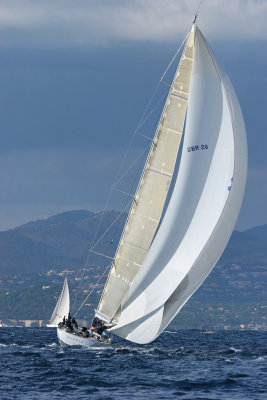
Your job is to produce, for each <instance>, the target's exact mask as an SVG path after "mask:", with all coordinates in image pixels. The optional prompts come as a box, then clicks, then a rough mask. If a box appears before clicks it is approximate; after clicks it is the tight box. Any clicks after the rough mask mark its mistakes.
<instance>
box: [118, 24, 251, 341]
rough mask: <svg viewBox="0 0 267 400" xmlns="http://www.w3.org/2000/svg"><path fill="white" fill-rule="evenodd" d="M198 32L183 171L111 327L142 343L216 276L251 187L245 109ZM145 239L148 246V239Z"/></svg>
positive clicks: (183, 151) (158, 332)
mask: <svg viewBox="0 0 267 400" xmlns="http://www.w3.org/2000/svg"><path fill="white" fill-rule="evenodd" d="M193 31H194V40H193V39H192V36H191V38H190V40H191V41H192V42H194V50H193V51H192V50H191V51H192V53H194V59H193V69H192V77H191V84H190V90H189V101H188V110H187V119H186V126H185V135H184V143H183V149H182V154H181V161H180V167H179V171H178V173H177V176H175V177H174V178H173V179H175V181H174V185H173V191H172V193H171V197H170V200H169V204H168V207H167V210H166V212H165V215H164V218H163V220H162V222H161V224H160V226H159V229H158V231H157V234H156V236H155V238H154V240H153V243H152V245H151V247H150V249H149V251H148V253H147V255H146V257H145V259H143V258H141V260H140V259H139V258H138V261H137V262H138V268H139V266H140V265H141V263H142V267H141V269H140V271H139V273H138V275H137V277H136V279H135V281H134V283H133V284H132V286H131V287H130V289H129V291H128V293H127V295H126V296H125V298H124V299H123V302H122V305H121V309H122V311H121V314H120V317H119V320H118V323H117V325H115V326H114V327H113V328H112V329H111V330H112V331H113V332H114V333H115V334H117V335H119V336H121V337H124V338H126V339H128V340H131V341H133V342H136V343H148V342H150V341H152V340H154V339H155V338H156V337H157V336H158V335H159V334H160V333H161V332H162V331H163V329H164V328H165V327H166V326H167V325H168V324H169V322H170V321H171V320H172V319H173V318H174V317H175V315H176V314H177V313H178V312H179V310H180V309H181V307H182V306H183V305H184V304H185V302H186V301H187V300H188V299H189V298H190V296H192V294H193V293H194V292H195V290H196V289H197V288H198V287H199V286H200V285H201V283H202V282H203V280H204V279H205V278H206V277H207V275H208V274H209V273H210V271H211V270H212V268H213V266H214V265H215V264H216V262H217V260H218V258H219V257H220V255H221V253H222V251H223V250H224V248H225V246H226V244H227V241H228V240H229V237H230V235H231V233H232V230H233V228H234V225H235V222H236V219H237V216H238V213H239V209H240V206H241V203H242V198H243V193H244V188H245V182H246V171H247V148H246V136H245V126H244V122H243V117H242V113H241V110H240V106H239V103H238V100H237V97H236V95H235V92H234V90H233V88H232V86H231V84H230V81H229V79H228V78H227V76H226V75H225V74H224V72H222V70H221V68H220V67H219V65H218V63H217V61H216V60H215V57H214V55H213V54H212V52H211V50H210V48H209V47H208V45H207V43H206V41H205V39H204V38H203V36H202V34H201V32H200V31H199V29H198V28H197V27H195V24H194V25H193ZM192 53H191V54H192ZM188 81H190V78H188ZM164 199H165V197H164ZM134 212H135V210H134ZM157 220H158V218H157ZM128 227H130V225H129V223H128ZM127 229H128V228H127ZM127 232H128V231H127ZM129 232H131V228H130V230H129ZM139 233H140V229H139ZM134 234H135V235H137V234H138V232H137V230H134ZM124 237H125V236H124ZM137 237H138V235H137ZM127 240H128V239H127ZM139 240H140V241H141V240H142V244H143V243H146V242H145V240H144V241H143V234H142V235H141V234H140V238H139ZM146 247H147V245H146ZM119 254H122V252H121V250H119ZM134 254H135V252H134V253H133V256H132V258H131V261H132V262H134V261H133V260H135V258H134ZM113 275H114V277H116V275H115V273H114V272H113Z"/></svg>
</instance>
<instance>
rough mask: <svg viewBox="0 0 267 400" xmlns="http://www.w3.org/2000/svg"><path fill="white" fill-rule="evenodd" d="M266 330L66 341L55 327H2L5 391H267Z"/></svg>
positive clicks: (202, 395) (243, 395)
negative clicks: (93, 344) (108, 342)
mask: <svg viewBox="0 0 267 400" xmlns="http://www.w3.org/2000/svg"><path fill="white" fill-rule="evenodd" d="M266 336H267V335H266V332H258V331H243V332H242V331H241V332H240V331H218V332H215V333H202V332H200V331H196V330H183V331H177V332H176V331H171V330H169V331H168V330H167V331H166V332H164V333H163V334H162V335H161V336H160V337H159V338H158V339H157V340H156V341H155V342H153V343H151V344H149V345H144V346H141V345H135V344H132V343H129V342H126V341H124V340H121V339H119V338H115V337H114V339H113V344H112V346H111V347H110V348H108V349H107V348H105V349H79V348H76V349H75V348H62V347H60V346H59V344H58V342H57V338H56V330H55V329H53V328H50V329H49V328H0V367H1V368H0V398H1V399H8V400H10V399H20V400H23V399H39V400H40V399H49V400H52V399H61V400H62V399H72V400H74V399H79V400H82V399H94V400H100V399H101V400H102V399H103V400H104V399H105V400H108V399H194V400H197V399H220V400H222V399H242V400H247V399H267V380H266V373H267V339H266Z"/></svg>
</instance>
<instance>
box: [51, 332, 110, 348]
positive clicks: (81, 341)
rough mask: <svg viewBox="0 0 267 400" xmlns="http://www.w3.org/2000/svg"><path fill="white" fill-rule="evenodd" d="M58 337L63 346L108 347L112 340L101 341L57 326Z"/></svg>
mask: <svg viewBox="0 0 267 400" xmlns="http://www.w3.org/2000/svg"><path fill="white" fill-rule="evenodd" d="M57 337H58V340H59V343H60V344H61V346H81V347H107V346H110V342H104V341H99V340H98V339H96V338H93V337H83V336H80V335H77V334H76V333H72V332H67V331H66V330H65V329H59V328H57Z"/></svg>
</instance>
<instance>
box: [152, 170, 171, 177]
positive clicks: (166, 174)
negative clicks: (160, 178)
mask: <svg viewBox="0 0 267 400" xmlns="http://www.w3.org/2000/svg"><path fill="white" fill-rule="evenodd" d="M147 171H151V172H155V173H156V174H160V175H164V176H168V177H169V178H171V177H172V175H170V174H168V173H167V172H166V173H165V172H160V171H157V170H156V169H152V168H147Z"/></svg>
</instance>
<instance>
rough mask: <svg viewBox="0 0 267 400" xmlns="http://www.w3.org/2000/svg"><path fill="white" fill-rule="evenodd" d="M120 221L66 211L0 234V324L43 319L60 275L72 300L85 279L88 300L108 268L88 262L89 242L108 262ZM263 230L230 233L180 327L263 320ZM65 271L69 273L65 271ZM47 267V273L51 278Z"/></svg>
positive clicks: (266, 257) (93, 259)
mask: <svg viewBox="0 0 267 400" xmlns="http://www.w3.org/2000/svg"><path fill="white" fill-rule="evenodd" d="M125 218H126V214H122V215H120V213H119V212H118V211H114V210H113V211H106V212H98V213H93V212H90V211H86V210H81V211H68V212H64V213H61V214H58V215H55V216H52V217H50V218H47V219H45V220H38V221H34V222H29V223H27V224H25V225H22V226H19V227H17V228H15V229H11V230H8V231H5V232H0V319H1V318H2V319H4V318H11V315H12V316H13V318H18V319H19V318H22V317H23V318H24V319H30V318H32V319H34V318H43V319H45V318H46V319H48V318H49V316H50V314H51V312H52V309H53V307H54V303H55V302H56V299H57V297H58V295H59V293H60V290H61V287H62V279H63V276H68V281H69V284H70V288H71V290H72V291H73V293H72V295H71V296H72V298H76V296H77V295H76V293H77V291H76V290H77V289H78V286H79V285H80V283H79V282H80V281H79V280H78V281H77V279H78V277H79V276H82V275H83V281H82V282H83V283H82V293H80V295H81V296H86V293H88V288H89V287H92V285H95V284H96V283H97V282H98V279H99V277H100V276H101V275H102V274H103V273H104V271H105V268H106V267H105V266H106V265H107V264H108V263H109V262H110V260H109V259H107V258H104V257H102V256H99V255H97V254H91V256H90V259H89V262H87V257H88V250H89V249H90V247H91V246H92V243H98V244H97V246H96V247H95V248H94V250H95V251H96V252H98V253H104V254H106V255H108V256H111V257H112V256H113V255H114V253H115V251H116V247H117V244H118V241H119V238H120V235H121V232H122V229H123V226H124V222H125ZM100 222H101V224H100V226H99V223H100ZM98 226H99V228H98ZM110 226H111V227H110ZM109 227H110V228H109ZM266 232H267V225H263V226H259V227H255V228H253V229H249V230H247V231H245V232H238V231H234V232H233V234H232V236H231V238H230V241H229V243H228V245H227V247H226V249H225V251H224V253H223V255H222V256H221V258H220V260H219V261H218V263H217V265H216V266H215V268H214V269H213V271H212V272H211V274H210V275H209V276H208V278H207V279H206V280H205V282H204V284H203V285H202V286H201V287H200V288H199V290H197V291H196V293H195V294H194V295H193V296H192V298H191V299H190V301H189V302H188V304H187V305H186V306H185V307H184V309H183V311H182V313H180V314H179V315H178V317H177V319H176V321H177V324H178V325H177V326H179V327H180V326H181V327H185V326H186V327H202V326H205V324H206V326H214V325H212V324H214V322H215V321H217V322H218V324H219V326H224V325H227V324H228V323H229V321H230V324H231V326H239V325H240V324H241V323H247V324H252V325H253V326H255V324H257V323H259V322H261V321H263V320H264V318H265V317H264V315H263V314H264V311H265V307H267V306H266V267H267V240H266ZM85 265H87V266H88V268H87V270H86V272H84V270H83V267H84V266H85ZM68 267H71V268H69V271H68V272H64V271H63V270H64V269H66V268H68ZM51 269H52V270H54V272H53V273H52V274H50V272H48V271H50V270H51ZM106 274H107V272H105V275H106ZM103 285H104V281H103V282H101V284H98V285H97V286H98V288H97V289H96V291H95V293H94V294H93V298H91V300H90V305H89V304H87V307H86V310H85V311H84V314H83V315H82V317H83V318H85V317H86V315H89V314H90V315H91V314H92V313H93V309H94V308H95V306H96V304H97V302H98V300H99V297H100V295H101V291H102V289H103ZM18 299H19V301H18ZM30 299H31V300H30ZM81 301H82V300H81ZM78 303H79V301H77V304H78ZM255 310H256V311H255ZM246 315H247V316H246ZM7 316H8V317H7ZM198 317H199V318H198ZM179 321H180V322H179ZM201 321H202V322H201ZM209 321H210V322H209ZM193 322H194V323H193ZM200 322H201V323H200ZM217 322H216V323H217ZM179 324H180V325H179ZM192 324H193V325H192ZM194 324H195V325H194ZM210 324H211V325H210Z"/></svg>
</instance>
